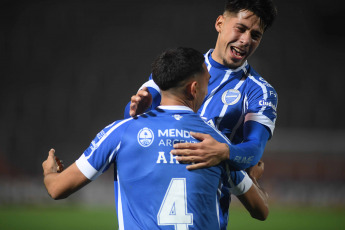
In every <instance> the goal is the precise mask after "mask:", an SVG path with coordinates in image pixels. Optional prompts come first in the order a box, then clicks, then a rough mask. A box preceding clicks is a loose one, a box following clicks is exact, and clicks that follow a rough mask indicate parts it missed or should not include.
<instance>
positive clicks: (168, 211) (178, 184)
mask: <svg viewBox="0 0 345 230" xmlns="http://www.w3.org/2000/svg"><path fill="white" fill-rule="evenodd" d="M157 221H158V225H174V226H175V230H188V225H193V214H192V213H187V192H186V178H172V179H171V181H170V184H169V188H168V189H167V191H166V193H165V196H164V199H163V202H162V204H161V207H160V209H159V212H158V214H157Z"/></svg>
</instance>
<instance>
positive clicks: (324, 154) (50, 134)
mask: <svg viewBox="0 0 345 230" xmlns="http://www.w3.org/2000/svg"><path fill="white" fill-rule="evenodd" d="M275 3H276V5H277V8H278V18H277V20H276V21H275V23H274V24H273V27H272V28H271V29H269V30H268V31H267V32H266V33H265V34H264V37H263V40H262V42H261V45H260V47H259V48H258V49H257V51H256V53H255V54H254V55H253V56H252V57H251V58H250V59H249V63H250V64H251V65H252V66H253V67H254V69H256V71H258V72H259V73H260V74H261V75H262V76H263V77H264V78H265V79H266V80H267V81H268V82H269V83H271V84H272V85H273V86H274V87H275V89H276V90H277V92H278V94H279V104H278V119H277V123H276V131H275V135H274V136H273V138H272V140H271V141H270V143H269V144H268V146H267V148H266V152H265V154H264V159H265V161H266V162H268V163H267V164H266V165H267V167H266V168H267V170H266V174H265V176H266V178H267V180H268V181H269V180H271V181H276V180H290V181H296V180H297V181H298V180H301V179H305V178H307V179H308V180H309V181H310V180H312V181H317V180H320V178H321V179H322V180H323V181H329V180H331V181H335V184H339V183H340V184H343V182H344V181H345V179H344V175H345V170H344V169H343V168H344V167H343V165H344V163H345V119H344V118H343V116H344V114H345V90H344V87H345V76H344V72H343V65H344V64H345V62H344V61H345V60H344V55H345V45H344V41H345V30H344V18H343V15H344V14H345V8H344V4H341V3H342V1H336V0H329V1H321V0H293V1H283V0H276V1H275ZM222 9H223V1H222V0H217V1H214V0H212V1H211V0H209V1H206V0H188V1H187V0H183V1H182V0H145V1H124V0H122V1H118V0H117V1H115V0H113V1H110V0H102V1H90V0H86V1H77V0H71V1H57V0H47V1H33V0H30V1H2V2H1V3H0V63H1V68H0V76H1V81H0V175H1V177H0V178H18V177H22V176H23V175H26V176H36V175H41V171H42V169H41V163H42V161H43V160H44V159H45V158H46V156H47V154H48V151H49V149H50V148H52V147H53V148H55V149H56V153H57V155H59V156H60V158H62V159H64V161H65V165H69V164H71V163H73V162H74V160H76V159H77V158H78V157H79V156H80V155H81V153H82V152H83V151H84V150H85V149H86V148H87V147H88V145H89V143H90V142H91V140H92V139H93V138H94V136H95V135H96V134H97V133H98V132H99V131H100V130H101V129H102V128H103V127H105V126H106V125H108V124H109V123H111V122H113V121H114V120H117V119H121V118H122V117H123V110H124V107H125V105H126V104H127V102H128V101H129V99H130V96H131V95H133V94H134V93H135V92H136V90H137V89H138V88H139V87H140V86H141V84H142V83H143V82H145V81H146V80H147V78H148V76H149V74H150V65H151V62H152V60H153V59H154V58H155V57H156V56H157V55H158V54H159V53H161V52H162V51H163V50H165V49H166V48H171V47H177V46H186V47H193V48H196V49H198V50H199V51H201V52H203V53H205V52H207V51H208V49H210V48H213V47H214V45H215V42H216V38H217V33H216V31H215V29H214V23H215V20H216V18H217V16H218V15H219V14H221V13H222ZM291 168H294V169H295V171H294V172H292V170H291ZM277 175H278V177H277ZM279 176H280V177H279ZM334 178H335V179H334ZM272 183H273V182H272ZM273 184H274V183H273ZM342 188H343V187H342ZM342 202H344V199H343V200H342Z"/></svg>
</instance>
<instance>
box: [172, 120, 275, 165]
mask: <svg viewBox="0 0 345 230" xmlns="http://www.w3.org/2000/svg"><path fill="white" fill-rule="evenodd" d="M191 134H192V136H193V137H195V138H196V139H198V140H200V141H201V142H199V143H177V144H174V149H173V150H172V151H171V153H172V154H173V155H178V157H177V158H176V159H177V160H178V161H179V162H180V163H187V162H194V163H195V164H191V165H188V166H187V169H188V170H195V169H200V168H206V167H212V166H215V165H217V164H219V163H220V162H222V161H227V162H228V163H229V165H230V166H231V167H232V168H235V169H237V170H243V169H246V168H249V167H251V166H253V165H256V164H257V163H258V162H259V160H260V159H261V156H262V154H263V152H264V148H265V146H266V143H267V141H268V139H269V137H270V132H269V131H268V130H267V128H266V127H265V126H264V125H262V124H260V123H257V122H255V121H247V122H246V123H245V124H244V136H245V138H244V141H243V142H242V143H241V144H238V145H228V144H225V143H220V142H218V141H217V140H215V139H214V138H213V137H212V136H210V135H208V134H202V133H191Z"/></svg>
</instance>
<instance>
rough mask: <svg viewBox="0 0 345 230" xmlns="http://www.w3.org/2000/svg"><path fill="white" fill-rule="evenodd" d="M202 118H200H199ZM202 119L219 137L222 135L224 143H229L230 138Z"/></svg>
mask: <svg viewBox="0 0 345 230" xmlns="http://www.w3.org/2000/svg"><path fill="white" fill-rule="evenodd" d="M201 119H202V118H201ZM202 121H203V122H204V123H205V124H206V125H208V126H209V127H211V128H212V129H213V130H214V131H216V132H217V133H218V134H219V135H220V136H221V137H223V139H224V140H225V141H226V143H228V144H229V145H231V142H230V140H229V139H228V138H227V137H226V136H225V135H224V134H223V133H222V132H220V131H219V130H218V129H217V128H215V127H214V126H212V125H210V124H209V123H207V122H206V121H205V120H204V119H202Z"/></svg>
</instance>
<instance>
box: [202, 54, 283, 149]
mask: <svg viewBox="0 0 345 230" xmlns="http://www.w3.org/2000/svg"><path fill="white" fill-rule="evenodd" d="M212 51H213V50H210V51H209V52H207V53H206V54H205V62H206V65H207V69H208V71H209V73H210V75H211V78H210V81H209V84H208V92H209V94H208V95H207V96H206V98H205V100H204V103H203V105H202V107H201V108H200V110H199V114H200V116H201V117H204V118H205V119H206V120H207V122H208V123H210V124H212V125H214V126H215V127H216V128H217V129H218V130H220V131H221V132H222V133H223V134H225V135H226V136H227V137H228V138H229V139H230V141H231V142H232V143H233V144H239V143H241V142H242V141H243V139H244V138H243V124H244V123H245V122H246V121H256V122H258V123H260V124H262V125H264V126H266V127H267V128H268V129H269V130H270V133H271V135H272V134H273V131H274V127H275V121H276V117H277V113H276V109H277V103H278V97H277V93H276V91H275V90H274V88H273V87H272V86H271V85H270V84H269V83H268V82H267V81H265V80H264V79H263V78H262V77H261V76H260V75H259V74H258V73H257V72H256V71H255V70H254V69H253V68H252V67H251V66H250V65H249V64H248V63H247V61H246V62H245V63H244V64H243V65H242V66H241V67H239V68H237V69H235V70H231V69H229V68H228V67H226V66H223V65H221V64H219V63H217V62H216V61H214V60H213V59H212V57H211V53H212Z"/></svg>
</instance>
